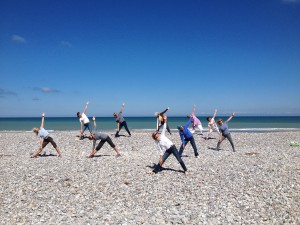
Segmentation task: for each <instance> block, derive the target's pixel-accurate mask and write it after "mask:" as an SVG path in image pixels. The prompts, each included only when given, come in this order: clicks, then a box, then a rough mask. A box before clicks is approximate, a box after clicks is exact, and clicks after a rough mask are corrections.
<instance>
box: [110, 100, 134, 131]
mask: <svg viewBox="0 0 300 225" xmlns="http://www.w3.org/2000/svg"><path fill="white" fill-rule="evenodd" d="M124 107H125V103H123V104H122V107H121V110H120V112H119V113H118V114H117V113H114V114H113V116H114V117H115V118H116V122H117V132H116V134H115V137H120V135H119V132H120V130H121V129H122V127H125V130H126V131H127V133H128V134H129V137H131V133H130V131H129V129H128V126H127V123H126V121H125V119H124V118H123V116H122V113H123V110H124Z"/></svg>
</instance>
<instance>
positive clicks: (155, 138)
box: [152, 132, 159, 141]
mask: <svg viewBox="0 0 300 225" xmlns="http://www.w3.org/2000/svg"><path fill="white" fill-rule="evenodd" d="M152 138H153V139H154V140H156V141H157V140H158V139H159V134H158V132H153V133H152Z"/></svg>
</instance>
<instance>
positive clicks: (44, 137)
mask: <svg viewBox="0 0 300 225" xmlns="http://www.w3.org/2000/svg"><path fill="white" fill-rule="evenodd" d="M44 121H45V113H42V123H41V127H40V128H37V127H35V128H33V132H34V133H36V135H37V136H38V137H39V139H40V147H39V148H38V150H37V151H36V152H35V153H34V154H33V155H32V156H31V158H36V157H37V156H38V155H39V154H40V153H41V152H42V150H43V149H44V148H45V147H46V145H47V144H48V143H49V142H50V143H51V144H52V146H53V147H54V148H55V150H56V151H57V154H58V157H61V153H60V151H59V149H58V147H57V145H56V143H55V142H54V141H53V138H52V137H50V136H49V133H48V131H47V130H45V129H44Z"/></svg>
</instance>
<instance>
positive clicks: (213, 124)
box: [205, 109, 220, 139]
mask: <svg viewBox="0 0 300 225" xmlns="http://www.w3.org/2000/svg"><path fill="white" fill-rule="evenodd" d="M216 115H217V110H216V109H215V113H214V115H213V117H210V116H209V117H207V118H206V120H207V121H208V132H207V135H206V138H205V139H208V138H209V136H210V134H211V133H212V132H213V130H215V131H217V132H218V134H220V131H219V129H218V126H217V124H216V122H215V117H216Z"/></svg>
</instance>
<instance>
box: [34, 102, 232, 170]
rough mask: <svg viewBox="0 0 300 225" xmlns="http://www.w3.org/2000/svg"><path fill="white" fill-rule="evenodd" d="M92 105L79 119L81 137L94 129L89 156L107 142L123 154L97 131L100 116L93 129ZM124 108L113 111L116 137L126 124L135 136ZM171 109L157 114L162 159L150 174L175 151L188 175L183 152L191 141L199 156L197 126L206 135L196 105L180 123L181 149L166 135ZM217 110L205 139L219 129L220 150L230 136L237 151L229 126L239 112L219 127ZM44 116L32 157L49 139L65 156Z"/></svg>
mask: <svg viewBox="0 0 300 225" xmlns="http://www.w3.org/2000/svg"><path fill="white" fill-rule="evenodd" d="M88 105H89V102H87V103H86V106H85V108H84V110H83V112H82V113H80V112H77V117H78V118H79V122H80V135H79V138H80V140H83V139H84V132H85V130H88V131H89V132H90V135H89V136H88V138H89V140H92V141H93V148H92V152H91V153H90V154H89V155H88V156H87V157H88V158H92V157H94V155H95V154H96V153H97V152H98V151H99V150H100V149H101V148H102V146H103V145H104V143H105V142H107V143H108V144H109V145H110V146H111V147H112V148H113V149H114V150H115V152H116V154H117V157H119V156H120V152H119V150H118V148H117V147H116V145H115V144H114V143H113V141H112V139H111V138H110V137H109V135H108V134H105V133H102V132H97V131H96V127H97V126H96V118H95V117H93V122H94V124H93V125H94V126H93V127H94V128H93V131H92V129H91V127H90V120H89V118H88V117H87V116H86V111H87V108H88ZM124 107H125V103H123V104H122V107H121V109H120V112H119V113H113V116H114V118H115V120H116V124H117V129H116V133H115V137H116V138H117V137H119V136H120V134H119V132H120V130H121V129H122V128H123V127H124V128H125V130H126V131H127V133H128V135H129V137H131V133H130V131H129V129H128V126H127V123H126V121H125V119H124V117H123V115H122V113H123V110H124ZM168 110H169V107H167V108H166V109H165V110H164V111H162V112H156V113H155V116H156V118H157V126H156V131H155V132H154V133H152V138H153V139H154V141H155V143H156V144H157V146H158V149H159V153H160V159H159V162H158V164H157V165H156V166H155V167H154V169H153V170H152V171H150V173H157V172H158V171H160V170H161V169H162V165H163V163H164V162H165V161H166V160H167V158H168V157H169V156H170V155H171V154H173V155H174V156H175V158H176V159H177V161H178V162H179V163H180V165H181V167H182V169H183V170H184V173H185V174H187V168H186V166H185V164H184V162H183V160H182V153H183V151H184V149H185V147H186V145H187V144H188V143H189V142H190V143H191V145H192V148H193V150H194V155H195V157H196V158H197V157H198V155H199V153H198V149H197V146H196V143H195V139H194V137H193V133H194V132H195V130H196V129H198V130H199V132H200V134H201V135H202V134H203V127H202V124H201V121H200V120H199V119H198V118H197V117H196V115H195V113H196V106H195V105H194V107H193V111H192V113H191V114H190V115H188V116H187V117H188V121H187V123H186V124H184V125H179V126H177V129H178V132H179V136H180V139H181V143H182V144H181V146H180V149H179V151H178V150H177V148H176V146H175V145H174V144H173V142H172V141H171V140H170V139H169V138H168V137H166V134H165V132H166V130H167V131H168V132H169V134H170V135H171V134H172V133H171V130H170V128H169V125H168V122H167V116H166V115H165V113H166V112H167V111H168ZM216 113H217V110H215V112H214V115H213V117H207V121H208V133H207V136H206V137H205V139H206V140H207V139H208V138H209V136H210V134H211V133H212V132H213V131H214V130H215V131H217V132H218V134H219V140H218V143H217V148H216V150H219V149H220V145H221V143H222V142H223V141H224V140H225V139H228V140H229V142H230V144H231V146H232V149H233V151H234V152H235V147H234V144H233V141H232V138H231V134H230V131H229V129H228V122H229V121H230V120H231V119H232V117H233V116H234V115H235V113H234V112H233V113H232V114H231V115H230V117H229V118H228V119H227V120H226V121H225V122H223V120H222V119H218V121H217V123H218V124H219V127H218V126H217V124H216V122H215V117H216ZM44 119H45V113H42V122H41V126H40V128H34V129H33V132H35V133H36V134H37V136H38V137H39V139H40V146H39V148H38V150H37V151H36V152H35V153H34V154H33V155H32V156H31V157H32V158H35V157H37V156H39V155H40V154H41V152H42V150H43V149H44V148H45V147H46V145H47V144H48V143H49V142H50V143H51V144H52V146H53V147H54V148H55V150H56V151H57V154H58V156H59V157H61V156H62V155H61V152H60V150H59V148H58V147H57V144H56V143H55V142H54V140H53V138H52V137H50V136H49V133H48V131H47V130H45V129H44ZM191 124H192V129H189V126H190V125H191ZM161 127H162V131H161V133H159V130H160V128H161ZM98 140H99V141H100V142H99V144H98V145H97V147H96V142H97V141H98Z"/></svg>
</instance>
